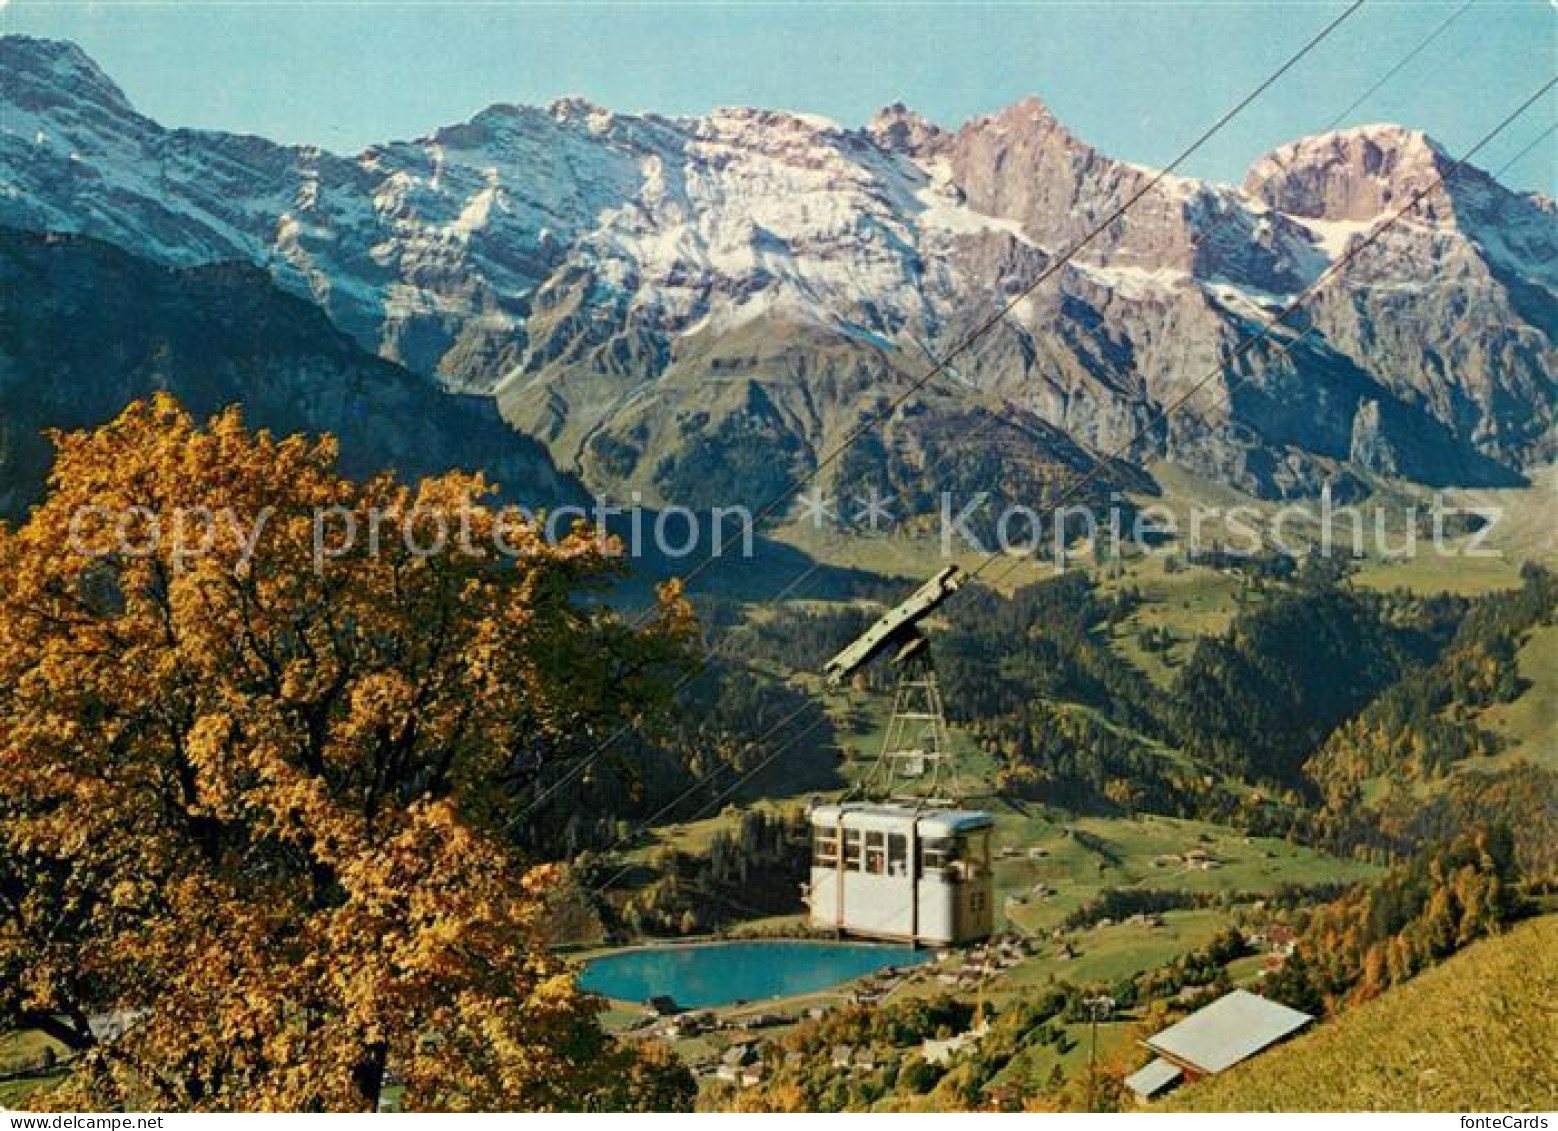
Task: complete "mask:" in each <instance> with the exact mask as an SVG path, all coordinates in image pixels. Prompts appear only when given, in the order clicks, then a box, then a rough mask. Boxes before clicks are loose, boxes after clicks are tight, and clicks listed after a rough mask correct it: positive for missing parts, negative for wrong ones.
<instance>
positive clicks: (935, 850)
mask: <svg viewBox="0 0 1558 1131" xmlns="http://www.w3.org/2000/svg"><path fill="white" fill-rule="evenodd" d="M954 855H955V853H954V852H953V849H952V842H951V841H950V840H946V839H941V838H938V839H935V840H930V839H927V840H922V841H921V842H920V867H921V869H922V870H924V871H926V872H940V871H941V870H942V869H943V868H945V867H946V866H947V864H948V863H949V862H950V861H951V860H952V858H953V856H954Z"/></svg>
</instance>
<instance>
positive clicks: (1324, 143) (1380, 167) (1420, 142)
mask: <svg viewBox="0 0 1558 1131" xmlns="http://www.w3.org/2000/svg"><path fill="white" fill-rule="evenodd" d="M1446 167H1447V163H1446V161H1445V155H1444V151H1443V150H1442V149H1441V148H1440V147H1439V145H1438V144H1437V143H1436V142H1434V141H1433V140H1432V139H1431V138H1429V137H1428V136H1427V135H1426V134H1425V133H1423V131H1422V130H1412V129H1407V128H1405V127H1404V126H1397V125H1372V126H1357V127H1354V128H1352V129H1347V130H1339V131H1335V132H1332V133H1324V134H1318V135H1316V136H1314V137H1307V138H1302V139H1300V140H1298V141H1295V142H1291V143H1290V144H1288V145H1284V146H1282V147H1281V148H1280V149H1276V150H1273V151H1272V152H1271V153H1269V154H1267V155H1266V156H1265V157H1262V158H1261V159H1260V160H1259V161H1257V162H1256V163H1255V164H1254V165H1253V166H1252V167H1251V168H1250V171H1249V174H1248V175H1247V176H1246V177H1245V180H1244V191H1245V192H1247V193H1249V194H1250V195H1251V196H1254V197H1257V198H1258V199H1260V200H1261V201H1263V202H1264V203H1265V204H1267V205H1269V206H1270V207H1272V208H1275V209H1277V210H1279V211H1282V212H1287V213H1289V214H1291V215H1295V216H1303V217H1307V218H1311V219H1316V220H1371V219H1373V218H1374V217H1376V216H1379V215H1381V214H1382V213H1384V212H1387V211H1389V210H1391V209H1392V208H1396V207H1399V206H1400V205H1401V204H1404V203H1405V202H1406V201H1407V200H1408V199H1410V198H1411V196H1412V194H1413V193H1415V192H1418V191H1420V190H1422V189H1423V188H1425V187H1426V186H1428V185H1429V184H1431V183H1433V181H1434V180H1435V179H1436V178H1437V177H1439V176H1440V175H1441V174H1442V173H1443V172H1444V170H1445V168H1446Z"/></svg>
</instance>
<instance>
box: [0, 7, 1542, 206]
mask: <svg viewBox="0 0 1558 1131" xmlns="http://www.w3.org/2000/svg"><path fill="white" fill-rule="evenodd" d="M1460 2H1461V0H1436V2H1412V3H1401V2H1390V0H1374V2H1373V3H1372V4H1370V5H1368V6H1366V7H1365V8H1364V10H1363V11H1361V12H1360V13H1358V14H1357V15H1356V16H1354V17H1353V18H1352V19H1351V20H1350V21H1348V23H1346V24H1345V25H1343V27H1342V28H1341V29H1339V31H1338V32H1337V33H1336V34H1335V35H1333V36H1332V37H1331V38H1330V39H1329V40H1327V41H1326V43H1325V44H1323V45H1322V46H1321V47H1320V48H1319V49H1318V50H1317V52H1316V53H1315V54H1313V55H1312V56H1310V58H1309V59H1308V60H1306V61H1305V62H1304V63H1303V64H1301V66H1300V69H1299V70H1298V71H1297V72H1295V73H1293V74H1291V75H1290V76H1288V77H1287V78H1286V79H1284V80H1283V82H1282V83H1281V85H1280V86H1278V87H1277V88H1275V89H1274V90H1273V91H1271V92H1270V93H1269V94H1268V95H1266V96H1265V97H1263V98H1262V99H1261V100H1260V101H1259V102H1258V103H1256V104H1255V105H1254V106H1252V107H1251V108H1250V109H1249V110H1247V111H1246V112H1245V113H1244V114H1243V115H1241V116H1240V117H1239V118H1238V119H1237V120H1236V121H1235V122H1234V123H1233V124H1232V125H1230V126H1229V127H1228V128H1227V129H1226V130H1225V131H1224V132H1223V133H1221V134H1220V135H1219V136H1218V137H1217V138H1215V139H1214V140H1213V141H1212V142H1211V143H1209V144H1208V145H1207V147H1206V148H1205V149H1204V150H1203V151H1202V152H1201V153H1200V154H1198V155H1197V157H1196V159H1195V160H1194V162H1193V163H1192V164H1190V165H1188V166H1186V168H1185V171H1186V172H1187V173H1191V174H1194V175H1199V176H1206V177H1213V178H1216V179H1219V180H1225V181H1235V180H1238V179H1240V178H1241V177H1242V175H1243V172H1244V170H1245V169H1246V168H1247V167H1248V166H1249V164H1250V162H1251V161H1252V160H1253V159H1254V158H1255V157H1256V156H1258V155H1259V154H1261V153H1263V152H1265V151H1266V150H1268V149H1270V148H1272V147H1273V146H1275V145H1278V144H1281V143H1282V142H1284V141H1288V140H1291V139H1292V138H1294V137H1297V136H1299V135H1301V134H1304V133H1307V132H1313V131H1315V130H1318V129H1320V128H1322V127H1324V126H1325V125H1327V124H1328V123H1329V122H1330V121H1331V119H1332V118H1333V117H1335V115H1336V114H1337V113H1338V112H1340V111H1341V110H1343V109H1344V108H1345V107H1346V106H1347V105H1348V104H1349V103H1351V102H1352V101H1353V100H1354V99H1355V98H1356V97H1357V96H1359V95H1361V94H1362V93H1363V92H1364V91H1366V90H1367V89H1368V88H1369V87H1370V86H1372V85H1373V84H1374V82H1375V81H1376V80H1377V79H1379V78H1380V77H1381V76H1382V75H1383V74H1384V72H1385V71H1387V70H1388V69H1389V68H1390V67H1391V66H1392V65H1393V64H1394V63H1396V62H1397V61H1398V60H1399V59H1400V58H1401V57H1402V56H1403V55H1405V54H1406V53H1407V52H1408V51H1410V50H1411V49H1412V48H1413V47H1414V46H1415V45H1417V44H1418V43H1419V42H1420V41H1421V40H1422V39H1423V37H1424V36H1425V35H1427V34H1428V32H1429V31H1431V30H1432V29H1433V28H1434V27H1435V26H1436V25H1438V24H1439V23H1440V22H1442V21H1443V20H1444V19H1445V18H1446V17H1448V16H1449V15H1450V14H1451V13H1453V12H1454V11H1456V9H1457V8H1459V7H1460ZM0 4H3V5H4V6H3V8H0V30H3V31H6V32H24V33H27V34H32V35H44V36H52V37H58V38H66V39H71V40H74V41H76V42H77V43H79V44H80V45H81V46H82V47H84V48H85V49H86V50H87V51H88V52H89V53H90V54H91V55H92V56H93V57H94V58H96V59H97V61H98V62H99V63H100V64H101V65H102V66H103V68H104V69H105V70H106V71H107V72H108V73H109V75H111V76H112V77H113V78H114V79H115V80H116V81H117V82H118V83H119V84H120V85H121V86H122V87H123V88H124V89H125V91H126V92H127V93H128V94H129V96H130V98H131V99H132V101H134V102H135V103H136V105H137V106H139V107H140V108H141V109H142V110H143V111H144V112H146V113H147V114H149V115H151V116H152V117H154V118H156V119H158V120H159V121H162V122H163V123H165V124H168V125H189V126H205V127H212V128H220V129H228V130H238V131H247V132H253V133H260V134H264V135H267V136H270V137H274V138H277V139H279V140H284V141H295V142H313V143H316V144H319V145H323V146H325V147H327V148H330V149H334V150H337V151H342V152H351V151H355V150H357V149H360V148H362V147H363V146H365V145H367V144H369V143H371V142H375V141H383V140H388V139H391V138H406V137H413V136H417V135H420V134H423V133H426V132H428V131H429V130H431V129H433V128H435V127H437V126H439V125H445V124H448V123H450V122H454V121H459V120H461V119H464V118H467V117H469V116H470V115H471V114H473V113H475V112H476V111H477V110H479V109H481V108H482V107H483V106H486V105H489V104H490V103H493V102H518V103H537V104H545V103H547V102H550V101H552V100H553V99H554V98H557V97H560V96H562V95H567V94H578V95H583V96H585V97H587V98H589V99H591V100H592V101H595V102H598V103H601V104H603V105H606V106H609V107H611V108H613V109H617V110H626V111H635V110H655V111H659V112H662V113H669V114H684V113H701V112H704V111H706V110H708V109H710V108H711V107H714V106H721V105H734V104H746V105H760V106H771V107H784V108H788V109H794V110H804V111H810V112H814V113H821V114H826V115H828V116H829V117H832V118H835V119H837V120H839V121H840V122H842V123H844V124H846V125H856V124H859V123H861V122H863V121H864V120H865V119H866V118H867V117H869V116H870V114H871V112H872V111H873V110H874V109H876V108H877V107H879V106H881V105H883V104H885V103H888V102H892V101H895V100H901V101H903V102H905V103H908V104H909V105H910V106H913V107H914V108H916V109H918V110H920V111H921V112H922V113H924V114H926V116H928V117H930V118H931V119H933V120H935V121H938V122H941V123H942V124H945V125H956V124H958V123H960V122H962V121H964V120H965V119H967V118H969V117H972V116H975V115H978V114H983V113H988V112H990V111H993V110H996V109H999V108H1000V107H1002V106H1004V105H1007V104H1009V103H1012V102H1014V101H1016V100H1018V99H1019V98H1022V97H1025V96H1027V95H1029V94H1037V95H1039V96H1040V97H1041V98H1042V99H1043V100H1044V101H1045V102H1046V103H1048V104H1049V106H1050V107H1051V108H1052V109H1053V110H1054V111H1055V113H1056V114H1057V115H1058V116H1059V117H1060V118H1061V120H1062V121H1064V122H1066V123H1067V124H1068V125H1069V126H1070V127H1071V128H1072V129H1073V130H1075V131H1076V132H1077V133H1078V134H1080V135H1081V136H1082V137H1083V138H1084V139H1086V140H1087V141H1090V142H1092V143H1093V144H1094V145H1097V146H1098V147H1100V148H1101V149H1103V150H1104V151H1106V152H1108V153H1110V154H1112V155H1115V156H1118V157H1122V158H1126V159H1129V160H1133V161H1139V162H1143V163H1148V164H1162V163H1165V162H1166V161H1168V160H1169V159H1170V158H1171V157H1172V156H1173V155H1174V154H1175V153H1176V152H1177V151H1178V150H1179V149H1180V148H1182V147H1183V146H1184V145H1185V144H1186V143H1187V142H1189V141H1190V140H1191V139H1192V138H1194V137H1195V136H1196V135H1197V134H1199V133H1200V132H1201V130H1202V129H1204V128H1205V127H1206V126H1207V125H1208V124H1210V123H1211V122H1212V121H1213V120H1215V119H1216V118H1217V117H1218V116H1219V115H1220V114H1221V113H1222V112H1223V111H1224V110H1226V109H1227V108H1228V107H1229V106H1231V105H1232V104H1233V103H1234V102H1235V101H1236V100H1237V99H1238V98H1239V97H1241V96H1242V95H1243V94H1244V93H1245V92H1246V91H1247V90H1249V89H1250V88H1251V87H1252V86H1254V85H1255V84H1256V83H1257V82H1259V81H1260V80H1261V79H1262V78H1263V77H1265V75H1266V74H1268V73H1269V72H1270V71H1271V70H1273V69H1275V67H1276V66H1277V65H1278V64H1279V63H1280V62H1281V61H1282V60H1283V59H1284V58H1286V57H1287V56H1288V55H1289V54H1291V53H1292V52H1293V51H1294V50H1295V49H1296V48H1297V47H1298V46H1299V44H1300V43H1302V42H1303V41H1304V40H1305V39H1307V38H1308V37H1309V36H1310V35H1311V34H1313V33H1314V32H1315V31H1316V30H1318V29H1319V28H1320V27H1322V26H1323V25H1324V24H1325V23H1326V22H1328V21H1329V20H1330V19H1331V18H1332V17H1333V16H1334V15H1335V14H1337V13H1338V12H1340V11H1341V9H1342V7H1343V5H1342V4H1337V3H1330V2H1323V3H1322V2H1268V3H1242V2H1228V0H1214V2H1209V3H1174V2H1168V0H1160V2H1157V3H1140V2H1134V3H1133V2H1124V3H1118V2H1115V3H1110V2H1104V0H1091V2H1084V3H1076V2H1066V3H1055V2H1050V3H1045V2H1035V3H999V4H957V5H954V4H930V3H912V4H894V3H874V2H873V3H861V2H857V3H848V4H837V3H805V4H801V3H791V4H779V3H741V4H734V3H731V4H714V3H699V2H687V0H681V2H678V3H662V4H636V5H627V4H610V5H602V4H583V5H581V4H556V3H529V2H521V0H514V2H504V0H475V2H446V3H437V2H428V3H399V2H397V3H373V2H371V0H370V2H351V3H342V2H332V0H323V2H320V0H313V2H309V0H187V2H186V0H171V2H169V0H162V2H156V3H143V2H117V3H116V2H94V3H81V2H78V0H72V2H58V0H52V2H51V0H10V3H8V4H6V3H5V0H0ZM1555 69H1558V4H1555V2H1554V0H1477V2H1476V4H1475V5H1474V6H1473V8H1472V9H1471V10H1469V11H1467V12H1466V13H1465V14H1464V15H1462V16H1461V17H1459V18H1458V19H1457V20H1456V21H1455V23H1454V24H1453V25H1452V26H1451V27H1450V28H1449V29H1448V30H1447V31H1446V32H1445V33H1444V34H1443V35H1442V36H1441V37H1440V38H1439V39H1438V40H1436V41H1435V42H1434V43H1433V44H1432V45H1431V46H1430V47H1429V48H1428V49H1427V50H1425V51H1424V52H1423V53H1422V54H1421V55H1420V56H1419V57H1418V58H1417V59H1416V60H1414V61H1413V62H1412V63H1411V64H1410V65H1409V66H1408V67H1406V68H1405V69H1403V70H1402V71H1401V73H1399V74H1398V75H1396V76H1395V77H1394V78H1393V79H1392V80H1391V82H1390V83H1389V84H1388V85H1387V86H1386V87H1385V88H1383V89H1382V90H1381V91H1379V93H1377V94H1376V95H1374V96H1373V97H1371V98H1370V99H1369V100H1368V101H1367V102H1366V103H1365V104H1364V105H1362V106H1361V107H1359V108H1358V109H1357V110H1356V111H1355V112H1354V113H1352V114H1350V115H1349V116H1348V118H1347V119H1346V120H1344V122H1343V124H1344V125H1345V124H1350V123H1357V122H1366V121H1382V120H1391V121H1400V122H1404V123H1407V124H1409V125H1413V126H1420V127H1422V128H1425V129H1427V130H1428V131H1429V133H1430V134H1432V135H1433V136H1434V137H1436V138H1438V139H1439V140H1440V141H1441V142H1443V143H1444V144H1445V145H1446V146H1447V147H1448V148H1449V149H1450V150H1451V152H1452V153H1453V152H1456V151H1457V150H1458V149H1459V148H1461V147H1464V146H1465V145H1468V144H1470V143H1471V142H1472V141H1473V140H1474V139H1476V138H1477V137H1480V136H1481V134H1482V133H1484V132H1486V130H1487V129H1488V127H1489V126H1491V125H1492V124H1493V123H1494V122H1496V121H1497V120H1498V119H1499V118H1501V117H1502V116H1503V115H1504V114H1505V113H1506V112H1507V111H1508V110H1510V109H1512V108H1513V107H1514V106H1515V105H1517V104H1518V103H1519V102H1520V101H1521V100H1523V99H1524V97H1525V96H1526V95H1527V94H1529V93H1530V92H1531V91H1532V90H1534V89H1536V88H1537V87H1538V86H1540V85H1541V83H1542V82H1543V81H1545V79H1546V78H1548V77H1549V76H1550V75H1551V73H1552V72H1553V71H1554V70H1555ZM1555 118H1558V96H1549V98H1548V99H1547V100H1546V101H1545V102H1544V103H1542V104H1541V105H1540V106H1539V107H1537V108H1535V109H1534V110H1533V111H1532V112H1531V113H1530V114H1528V116H1527V117H1526V118H1525V119H1523V120H1522V122H1521V123H1519V124H1518V125H1517V126H1515V127H1512V128H1511V130H1510V131H1509V133H1508V135H1507V136H1506V137H1503V138H1500V139H1499V141H1498V143H1496V144H1495V145H1494V146H1492V147H1490V149H1489V150H1488V151H1487V153H1486V156H1485V157H1483V158H1481V159H1479V160H1478V164H1480V165H1483V166H1484V167H1487V168H1496V167H1498V166H1499V165H1500V164H1502V163H1503V162H1504V161H1505V160H1507V159H1508V158H1509V157H1511V156H1512V155H1513V154H1514V153H1515V152H1516V151H1517V150H1519V149H1520V148H1522V147H1523V146H1524V145H1525V144H1527V143H1528V142H1529V141H1530V140H1531V139H1533V138H1535V137H1536V136H1537V135H1538V134H1539V133H1540V132H1541V130H1542V128H1543V127H1545V126H1546V125H1549V124H1551V123H1552V122H1553V121H1554V120H1555ZM1504 179H1505V180H1506V181H1508V182H1510V183H1513V184H1516V185H1520V186H1522V187H1526V188H1539V189H1542V190H1544V191H1548V192H1552V191H1553V189H1554V184H1555V180H1558V135H1555V136H1554V137H1550V138H1549V139H1548V140H1547V141H1546V142H1544V143H1543V144H1542V145H1540V146H1539V147H1538V148H1537V149H1535V150H1533V151H1532V152H1531V153H1530V154H1528V155H1527V156H1526V157H1525V158H1524V159H1522V160H1521V161H1520V162H1519V163H1518V164H1516V165H1515V166H1513V167H1511V168H1510V169H1509V171H1508V172H1506V173H1505V174H1504Z"/></svg>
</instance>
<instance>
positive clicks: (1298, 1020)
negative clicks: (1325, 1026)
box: [1146, 990, 1314, 1072]
mask: <svg viewBox="0 0 1558 1131" xmlns="http://www.w3.org/2000/svg"><path fill="white" fill-rule="evenodd" d="M1313 1020H1314V1018H1313V1017H1311V1016H1309V1014H1307V1013H1300V1012H1299V1011H1298V1010H1296V1009H1289V1008H1288V1007H1287V1006H1285V1005H1281V1004H1279V1003H1277V1002H1274V1001H1267V1000H1266V999H1265V998H1263V997H1260V996H1258V995H1256V994H1252V993H1250V992H1249V991H1247V990H1234V991H1233V993H1231V994H1225V995H1223V996H1222V997H1220V998H1218V999H1217V1000H1216V1001H1214V1002H1213V1003H1212V1004H1211V1005H1209V1006H1207V1007H1206V1008H1205V1009H1198V1010H1197V1011H1196V1012H1194V1013H1192V1014H1191V1015H1190V1016H1189V1017H1187V1018H1185V1019H1184V1020H1183V1021H1181V1022H1180V1023H1179V1024H1177V1025H1170V1026H1169V1027H1168V1028H1167V1029H1165V1030H1163V1032H1161V1033H1159V1034H1158V1035H1157V1036H1155V1037H1152V1038H1151V1039H1149V1040H1148V1041H1147V1042H1146V1044H1147V1047H1148V1048H1150V1049H1152V1050H1153V1051H1154V1052H1159V1053H1162V1054H1164V1055H1165V1056H1168V1057H1172V1058H1173V1059H1174V1060H1177V1061H1180V1062H1181V1063H1183V1064H1188V1065H1191V1066H1192V1067H1194V1068H1199V1069H1200V1070H1201V1071H1203V1072H1221V1071H1222V1070H1223V1069H1225V1068H1227V1067H1228V1066H1229V1065H1232V1064H1237V1063H1239V1061H1241V1060H1243V1059H1244V1058H1245V1057H1247V1056H1253V1055H1254V1054H1255V1053H1258V1052H1259V1051H1260V1050H1261V1049H1263V1048H1265V1047H1266V1046H1267V1045H1269V1044H1272V1043H1273V1042H1275V1041H1280V1040H1281V1039H1282V1038H1283V1037H1285V1036H1287V1035H1288V1034H1289V1033H1294V1032H1297V1031H1298V1030H1299V1029H1302V1028H1303V1027H1304V1026H1305V1025H1307V1024H1309V1023H1310V1022H1311V1021H1313Z"/></svg>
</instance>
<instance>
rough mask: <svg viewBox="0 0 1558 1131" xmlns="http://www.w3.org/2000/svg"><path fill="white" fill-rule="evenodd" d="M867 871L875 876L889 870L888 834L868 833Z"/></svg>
mask: <svg viewBox="0 0 1558 1131" xmlns="http://www.w3.org/2000/svg"><path fill="white" fill-rule="evenodd" d="M866 871H867V872H869V873H871V875H873V876H880V875H881V874H882V873H883V872H885V871H887V843H886V834H885V833H878V832H868V833H866Z"/></svg>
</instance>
